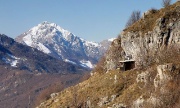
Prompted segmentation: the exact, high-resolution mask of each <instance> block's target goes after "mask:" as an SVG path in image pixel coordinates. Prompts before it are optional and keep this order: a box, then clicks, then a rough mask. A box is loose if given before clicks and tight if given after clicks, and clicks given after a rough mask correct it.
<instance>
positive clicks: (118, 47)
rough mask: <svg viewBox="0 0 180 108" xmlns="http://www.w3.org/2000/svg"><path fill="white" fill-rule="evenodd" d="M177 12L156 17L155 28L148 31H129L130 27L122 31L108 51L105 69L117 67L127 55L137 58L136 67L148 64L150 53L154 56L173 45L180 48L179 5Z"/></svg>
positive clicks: (133, 58) (143, 20) (144, 20)
mask: <svg viewBox="0 0 180 108" xmlns="http://www.w3.org/2000/svg"><path fill="white" fill-rule="evenodd" d="M175 12H176V15H177V16H176V17H171V18H167V17H164V16H165V15H166V14H169V13H170V12H169V13H168V12H164V16H163V17H161V18H158V19H156V20H155V22H154V24H155V25H154V27H153V29H152V30H149V31H148V32H145V33H143V30H139V31H133V30H129V31H128V28H127V29H126V30H125V31H122V32H121V34H120V37H119V39H116V40H114V41H113V43H112V44H111V46H110V49H109V50H108V51H107V54H106V61H105V64H106V66H105V70H106V71H108V70H113V69H117V68H118V65H119V61H120V60H124V59H125V58H126V56H130V57H132V58H131V59H132V60H135V62H136V67H140V66H142V65H143V66H146V65H147V64H148V62H150V60H146V59H148V57H147V56H149V55H150V56H151V57H152V58H153V56H156V54H158V52H160V51H162V50H164V49H167V48H169V47H171V46H175V47H177V48H179V47H180V19H179V18H180V17H179V16H180V11H178V6H176V8H175ZM147 14H148V13H147ZM141 22H146V18H145V19H144V18H142V19H141ZM138 23H139V22H137V24H138Z"/></svg>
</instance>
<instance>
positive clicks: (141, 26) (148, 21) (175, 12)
mask: <svg viewBox="0 0 180 108" xmlns="http://www.w3.org/2000/svg"><path fill="white" fill-rule="evenodd" d="M179 6H180V2H177V3H175V4H173V5H170V6H167V7H166V8H162V9H160V10H155V9H151V10H150V13H149V14H148V15H146V16H145V17H144V19H142V18H141V19H140V20H139V21H137V22H136V23H134V24H133V25H132V26H130V27H128V28H126V29H124V33H125V34H126V33H127V32H139V31H141V32H142V34H145V33H147V32H148V31H152V30H153V29H154V27H155V26H156V24H157V23H156V21H157V20H158V19H159V18H163V20H162V22H164V25H167V24H169V23H170V22H175V21H177V19H179V17H180V11H179V9H177V7H179Z"/></svg>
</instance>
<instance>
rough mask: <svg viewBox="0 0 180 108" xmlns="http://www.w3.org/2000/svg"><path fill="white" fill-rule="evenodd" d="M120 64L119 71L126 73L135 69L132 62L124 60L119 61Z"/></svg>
mask: <svg viewBox="0 0 180 108" xmlns="http://www.w3.org/2000/svg"><path fill="white" fill-rule="evenodd" d="M119 63H120V70H121V71H127V70H131V69H134V68H135V61H134V60H125V61H119Z"/></svg>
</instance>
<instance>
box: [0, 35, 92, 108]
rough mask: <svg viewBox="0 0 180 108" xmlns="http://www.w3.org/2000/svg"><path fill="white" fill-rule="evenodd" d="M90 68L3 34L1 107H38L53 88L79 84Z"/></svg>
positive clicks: (0, 74)
mask: <svg viewBox="0 0 180 108" xmlns="http://www.w3.org/2000/svg"><path fill="white" fill-rule="evenodd" d="M86 71H89V70H88V69H86V68H84V67H81V66H77V65H73V64H72V63H68V62H65V61H63V60H59V59H56V58H54V57H51V56H49V55H48V54H45V53H43V52H41V51H39V50H37V49H36V48H32V47H29V46H26V45H23V44H21V43H18V42H16V41H15V40H14V39H12V38H10V37H8V36H6V35H4V34H0V79H1V82H0V108H29V107H34V106H35V103H37V101H38V100H41V99H43V98H42V97H41V95H47V93H48V96H49V94H50V93H51V91H49V92H47V91H48V90H49V88H51V89H52V88H58V90H62V89H64V88H66V87H69V86H71V85H74V84H77V83H78V82H79V81H80V80H81V78H82V76H83V74H84V73H86ZM43 93H45V94H43ZM37 98H41V99H38V100H36V99H37ZM38 102H39V101H38Z"/></svg>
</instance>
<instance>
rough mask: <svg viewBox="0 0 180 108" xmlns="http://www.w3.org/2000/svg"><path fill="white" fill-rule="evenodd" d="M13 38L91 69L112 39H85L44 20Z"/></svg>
mask: <svg viewBox="0 0 180 108" xmlns="http://www.w3.org/2000/svg"><path fill="white" fill-rule="evenodd" d="M15 40H16V41H17V42H19V43H22V44H24V45H28V46H30V47H33V48H36V49H38V50H40V51H42V52H44V53H46V54H48V55H50V56H52V57H55V58H57V59H59V60H63V61H65V62H67V63H71V64H73V65H77V66H81V67H85V68H89V69H92V68H93V67H94V66H95V64H96V63H97V62H98V60H99V58H100V57H101V56H102V55H103V54H104V53H105V52H106V50H107V49H108V47H109V45H110V43H111V42H112V40H113V39H109V40H106V41H104V42H100V43H96V42H90V41H86V40H84V39H82V38H80V37H77V36H75V35H74V34H73V33H71V32H69V31H67V30H65V29H63V28H62V27H60V26H58V25H57V24H55V23H49V22H47V21H45V22H43V23H41V24H38V25H37V26H35V27H33V28H31V29H30V30H28V31H27V32H25V33H23V34H21V35H20V36H18V37H17V38H16V39H15Z"/></svg>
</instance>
